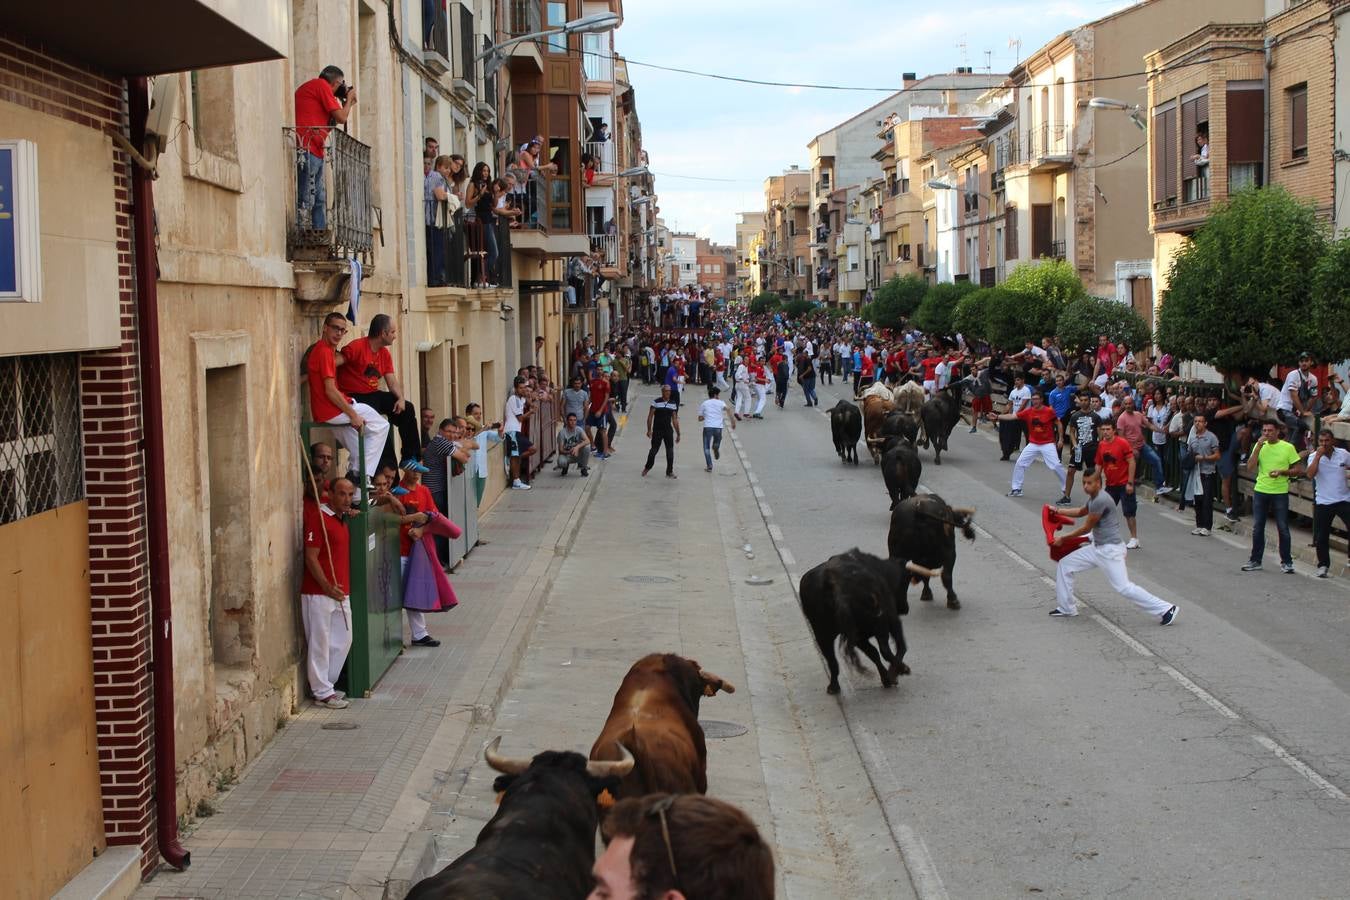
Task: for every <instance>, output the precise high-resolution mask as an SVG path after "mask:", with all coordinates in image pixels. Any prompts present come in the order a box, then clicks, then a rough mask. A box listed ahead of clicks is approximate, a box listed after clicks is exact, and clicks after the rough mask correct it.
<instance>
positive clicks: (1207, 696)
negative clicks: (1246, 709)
mask: <svg viewBox="0 0 1350 900" xmlns="http://www.w3.org/2000/svg"><path fill="white" fill-rule="evenodd" d="M1158 668H1160V669H1162V670H1163V671H1164V672H1166V673H1167V674H1168V675H1170V676H1171V677H1172V679H1173V680H1174V681H1176V683H1177V684H1179V685H1181V686H1182V687H1184V688H1185V689H1186V690H1188V691H1190V692H1191V693H1192V694H1194V695H1195V696H1197V697H1199V698H1200V699H1201V700H1203V701H1205V702H1206V703H1208V704H1209V705H1210V706H1212V707H1214V709H1216V710H1217V711H1218V713H1219V715H1221V716H1223V717H1225V718H1228V719H1237V718H1240V717H1239V716H1238V714H1237V713H1235V712H1233V711H1232V710H1231V709H1229V708H1228V707H1227V706H1226V705H1225V704H1224V703H1223V702H1222V701H1221V700H1219V698H1218V697H1215V696H1214V695H1213V694H1211V693H1210V692H1209V691H1207V690H1205V689H1204V688H1202V687H1201V686H1200V685H1198V684H1196V683H1195V682H1194V681H1191V680H1190V679H1189V678H1187V677H1186V676H1185V675H1182V674H1181V673H1180V672H1178V671H1177V670H1176V669H1174V668H1172V667H1171V666H1169V665H1167V664H1166V663H1159V664H1158Z"/></svg>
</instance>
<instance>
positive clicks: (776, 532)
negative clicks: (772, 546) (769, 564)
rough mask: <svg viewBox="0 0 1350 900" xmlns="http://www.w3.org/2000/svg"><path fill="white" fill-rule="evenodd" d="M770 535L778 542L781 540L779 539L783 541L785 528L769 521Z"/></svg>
mask: <svg viewBox="0 0 1350 900" xmlns="http://www.w3.org/2000/svg"><path fill="white" fill-rule="evenodd" d="M769 537H771V538H773V539H774V542H775V543H777V542H779V541H782V540H783V529H781V528H779V527H778V526H777V525H775V524H773V523H772V522H771V523H769Z"/></svg>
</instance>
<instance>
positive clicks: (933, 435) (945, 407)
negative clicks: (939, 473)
mask: <svg viewBox="0 0 1350 900" xmlns="http://www.w3.org/2000/svg"><path fill="white" fill-rule="evenodd" d="M961 389H962V384H961V382H959V381H958V382H956V383H955V384H951V385H948V386H947V387H945V388H943V389H942V390H940V391H938V392H937V393H936V394H934V395H933V397H932V398H930V399H929V400H927V401H925V403H924V405H923V409H921V410H919V418H920V419H921V420H922V421H923V438H922V439H921V440H920V441H919V444H920V446H923V447H927V446H928V445H929V444H930V443H931V444H932V445H933V461H934V462H935V463H936V464H937V465H939V466H940V465H942V451H943V450H946V449H947V438H948V437H949V436H950V435H951V433H952V429H953V428H955V427H956V423H957V422H959V421H960V420H961Z"/></svg>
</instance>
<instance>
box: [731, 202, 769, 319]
mask: <svg viewBox="0 0 1350 900" xmlns="http://www.w3.org/2000/svg"><path fill="white" fill-rule="evenodd" d="M763 230H764V213H763V212H760V211H751V212H742V213H737V214H736V299H739V300H751V299H753V298H754V297H755V295H756V294H758V293H759V292H758V291H756V290H755V283H756V271H755V270H756V269H758V266H757V265H755V259H757V258H758V256H757V254H754V253H752V250H753V249H754V246H755V243H756V240H755V239H756V236H757V235H758V234H759V233H760V232H761V231H763Z"/></svg>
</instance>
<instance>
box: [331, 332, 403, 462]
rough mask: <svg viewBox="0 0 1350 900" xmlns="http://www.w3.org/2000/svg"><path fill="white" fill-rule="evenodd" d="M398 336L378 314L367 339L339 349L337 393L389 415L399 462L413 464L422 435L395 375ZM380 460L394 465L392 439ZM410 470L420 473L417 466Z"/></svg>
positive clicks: (360, 339)
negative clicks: (396, 438)
mask: <svg viewBox="0 0 1350 900" xmlns="http://www.w3.org/2000/svg"><path fill="white" fill-rule="evenodd" d="M397 337H398V328H397V326H396V325H395V324H394V320H393V319H391V318H390V317H389V316H387V315H384V314H383V313H381V314H380V315H377V316H375V317H374V318H373V319H371V320H370V329H369V332H368V334H367V336H366V337H363V338H357V339H356V340H354V341H352V342H351V343H349V344H347V346H345V347H343V348H342V353H341V359H340V362H339V365H338V373H337V386H338V390H340V391H343V392H344V393H349V394H350V395H351V397H352V399H353V400H354V401H355V402H357V403H361V404H365V405H366V406H368V407H369V408H371V409H373V410H375V411H376V412H377V413H380V414H382V415H387V416H389V421H390V423H391V424H393V425H394V426H395V427H397V428H398V436H399V443H400V444H401V445H402V451H403V452H402V455H401V456H400V457H399V459H400V460H405V461H406V460H412V461H413V462H414V463H415V462H416V461H417V460H420V459H421V457H422V441H421V432H419V431H418V421H417V415H416V414H415V413H414V412H413V406H412V404H410V403H408V402H407V401H406V400H404V399H403V385H402V384H401V383H400V382H399V379H398V376H397V375H395V374H394V358H393V355H392V354H391V353H390V352H389V348H390V347H392V346H393V345H394V341H395V339H397ZM380 379H384V382H385V385H386V387H387V388H388V390H384V391H382V390H380ZM381 461H382V462H383V463H385V464H386V465H391V466H392V465H393V464H394V442H393V441H392V440H390V441H388V442H386V444H385V446H384V453H383V455H382V456H381ZM413 469H414V471H421V467H420V466H417V465H414V466H413Z"/></svg>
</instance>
